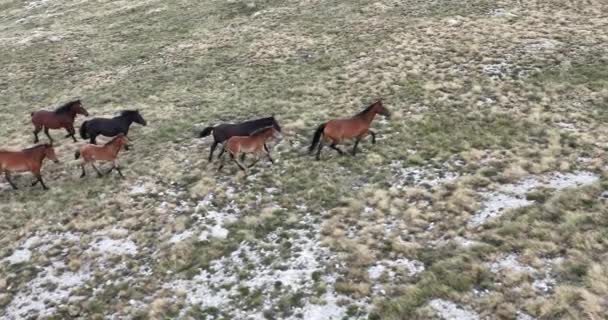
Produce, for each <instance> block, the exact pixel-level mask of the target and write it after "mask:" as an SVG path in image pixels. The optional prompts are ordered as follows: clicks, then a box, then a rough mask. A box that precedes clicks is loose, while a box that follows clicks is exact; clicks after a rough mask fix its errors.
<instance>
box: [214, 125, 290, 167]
mask: <svg viewBox="0 0 608 320" xmlns="http://www.w3.org/2000/svg"><path fill="white" fill-rule="evenodd" d="M270 138H274V139H280V138H281V133H280V131H279V130H277V129H275V127H267V128H262V129H259V130H257V131H255V132H253V133H252V134H251V135H250V136H233V137H230V139H228V141H227V142H226V143H224V145H223V148H222V150H227V151H228V153H230V157H231V158H232V160H234V161H235V162H236V164H237V165H238V166H239V168H241V169H242V170H243V171H245V172H247V169H246V168H245V166H244V165H243V164H242V163H241V162H240V161H239V159H238V156H239V155H240V154H246V153H251V154H254V155H256V156H257V157H258V159H256V160H254V162H253V163H252V164H251V165H250V166H249V167H252V166H253V165H254V164H256V163H257V162H258V160H259V156H260V155H261V154H266V156H267V157H268V160H270V162H271V163H274V161H273V160H272V157H270V151H268V148H267V147H266V141H267V140H268V139H270ZM220 158H221V159H222V162H221V164H220V167H219V168H218V171H219V170H222V168H223V167H224V157H223V153H222V154H220Z"/></svg>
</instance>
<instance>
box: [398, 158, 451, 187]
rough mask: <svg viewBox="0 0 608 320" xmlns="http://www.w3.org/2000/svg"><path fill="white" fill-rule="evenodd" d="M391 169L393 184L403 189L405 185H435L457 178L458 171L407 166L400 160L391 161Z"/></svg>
mask: <svg viewBox="0 0 608 320" xmlns="http://www.w3.org/2000/svg"><path fill="white" fill-rule="evenodd" d="M390 168H391V170H392V171H393V178H394V179H395V183H394V185H395V186H396V187H397V188H399V189H403V188H405V187H407V186H415V185H429V186H431V187H432V186H436V185H439V184H442V183H447V182H450V181H453V180H456V178H458V176H459V175H458V173H455V172H451V171H449V170H447V169H445V168H434V167H431V166H426V167H419V166H415V167H408V166H407V165H405V164H403V162H402V161H393V162H392V163H391V164H390Z"/></svg>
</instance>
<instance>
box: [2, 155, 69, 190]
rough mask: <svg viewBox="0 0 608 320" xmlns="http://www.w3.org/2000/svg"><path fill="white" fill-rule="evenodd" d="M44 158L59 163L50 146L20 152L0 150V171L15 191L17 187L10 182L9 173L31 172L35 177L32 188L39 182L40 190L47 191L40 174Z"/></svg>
mask: <svg viewBox="0 0 608 320" xmlns="http://www.w3.org/2000/svg"><path fill="white" fill-rule="evenodd" d="M45 158H49V159H51V160H53V161H54V162H55V163H58V162H59V160H57V156H56V155H55V149H54V148H53V146H52V145H50V144H41V145H37V146H35V147H31V148H28V149H24V150H21V151H7V150H0V171H1V172H4V176H5V177H6V181H8V183H9V184H10V185H11V187H13V189H15V190H16V189H17V186H16V185H15V184H14V183H13V181H12V180H11V176H10V173H11V172H25V171H29V172H31V173H32V174H34V176H35V177H36V181H34V183H32V186H35V185H36V184H37V183H38V182H40V184H41V185H42V188H43V189H44V190H47V189H48V187H47V186H46V185H45V184H44V181H42V175H41V174H40V169H41V168H42V162H43V161H44V159H45Z"/></svg>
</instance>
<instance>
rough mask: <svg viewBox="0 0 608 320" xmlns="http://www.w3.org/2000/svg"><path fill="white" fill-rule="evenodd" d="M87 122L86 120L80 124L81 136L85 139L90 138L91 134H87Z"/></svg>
mask: <svg viewBox="0 0 608 320" xmlns="http://www.w3.org/2000/svg"><path fill="white" fill-rule="evenodd" d="M87 122H88V121H85V122H83V123H82V124H81V125H80V130H79V131H80V137H82V138H83V139H88V138H89V136H88V135H87Z"/></svg>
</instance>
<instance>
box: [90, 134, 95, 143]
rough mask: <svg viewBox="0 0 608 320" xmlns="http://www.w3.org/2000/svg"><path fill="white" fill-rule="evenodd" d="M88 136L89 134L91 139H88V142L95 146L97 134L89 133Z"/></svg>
mask: <svg viewBox="0 0 608 320" xmlns="http://www.w3.org/2000/svg"><path fill="white" fill-rule="evenodd" d="M89 134H90V137H91V139H90V141H89V142H90V143H91V144H97V133H89Z"/></svg>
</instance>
